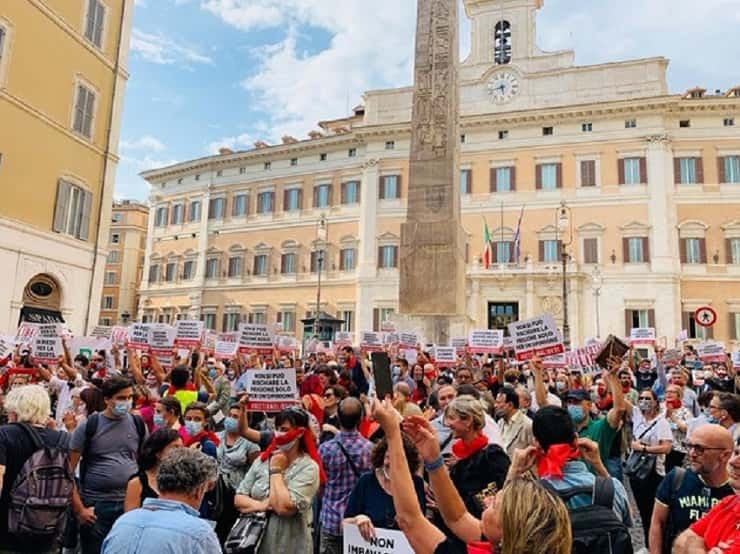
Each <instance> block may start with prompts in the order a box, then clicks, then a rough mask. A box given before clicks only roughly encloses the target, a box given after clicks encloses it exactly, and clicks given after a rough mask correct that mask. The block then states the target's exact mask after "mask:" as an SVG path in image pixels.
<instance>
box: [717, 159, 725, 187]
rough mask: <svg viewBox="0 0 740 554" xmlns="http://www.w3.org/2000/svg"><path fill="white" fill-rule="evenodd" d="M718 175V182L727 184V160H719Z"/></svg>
mask: <svg viewBox="0 0 740 554" xmlns="http://www.w3.org/2000/svg"><path fill="white" fill-rule="evenodd" d="M717 175H718V176H719V179H718V181H719V182H720V183H725V182H727V176H726V175H725V158H724V157H719V158H717Z"/></svg>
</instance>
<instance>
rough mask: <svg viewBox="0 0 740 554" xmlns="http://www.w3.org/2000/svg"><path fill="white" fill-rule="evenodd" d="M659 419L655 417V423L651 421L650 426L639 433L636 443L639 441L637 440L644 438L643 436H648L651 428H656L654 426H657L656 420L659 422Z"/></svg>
mask: <svg viewBox="0 0 740 554" xmlns="http://www.w3.org/2000/svg"><path fill="white" fill-rule="evenodd" d="M660 417H661V416H657V417H656V418H655V421H653V422H652V423H651V424H650V426H648V428H647V429H645V430H644V431H643V432H642V433H640V436H639V437H637V440H638V441H639V440H640V439H641V438H642V437H644V436H645V435H647V434H648V433H649V432H650V430H651V429H652V428H653V427H655V426H656V425H657V424H658V420H660Z"/></svg>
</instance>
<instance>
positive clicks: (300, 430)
mask: <svg viewBox="0 0 740 554" xmlns="http://www.w3.org/2000/svg"><path fill="white" fill-rule="evenodd" d="M296 439H300V440H301V444H303V449H304V450H305V451H306V454H308V455H309V457H310V458H311V459H312V460H313V461H314V462H316V464H317V465H318V466H319V479H320V482H321V484H322V485H323V484H324V483H326V474H325V473H324V466H323V465H322V463H321V458H320V457H319V452H318V450H316V443H315V442H314V441H313V437H312V436H311V432H310V431H309V430H308V429H307V428H306V427H296V428H295V429H293V430H292V431H288V432H287V433H285V434H283V435H280V436H278V435H277V434H276V435H275V436H274V437H273V439H272V442H271V443H270V445H269V446H268V447H267V449H266V450H265V451H264V452H263V453H262V454H260V460H262V461H263V462H266V461H268V460H269V459H270V456H271V455H272V453H273V452H274V451H275V449H276V448H277V447H278V446H282V445H284V444H288V443H290V442H293V441H294V440H296Z"/></svg>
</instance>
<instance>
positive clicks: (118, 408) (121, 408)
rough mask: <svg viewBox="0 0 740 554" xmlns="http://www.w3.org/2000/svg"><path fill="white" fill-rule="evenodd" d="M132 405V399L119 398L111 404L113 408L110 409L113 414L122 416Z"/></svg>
mask: <svg viewBox="0 0 740 554" xmlns="http://www.w3.org/2000/svg"><path fill="white" fill-rule="evenodd" d="M133 405H134V403H133V401H132V400H121V401H120V402H116V403H115V404H114V405H113V409H112V410H111V411H112V412H113V415H114V416H116V417H123V416H125V415H126V414H127V413H128V412H129V410H131V407H132V406H133Z"/></svg>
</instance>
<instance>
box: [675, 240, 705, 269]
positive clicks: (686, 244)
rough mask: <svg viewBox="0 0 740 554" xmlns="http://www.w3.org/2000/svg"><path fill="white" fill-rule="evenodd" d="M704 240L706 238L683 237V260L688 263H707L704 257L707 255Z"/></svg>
mask: <svg viewBox="0 0 740 554" xmlns="http://www.w3.org/2000/svg"><path fill="white" fill-rule="evenodd" d="M703 241H704V239H698V238H689V239H681V242H682V243H683V244H682V245H681V250H682V252H681V254H682V256H681V258H682V259H681V262H682V263H686V264H702V263H706V260H705V259H704V258H705V257H706V253H705V252H704V250H705V248H704V245H703V244H702V243H703Z"/></svg>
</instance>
